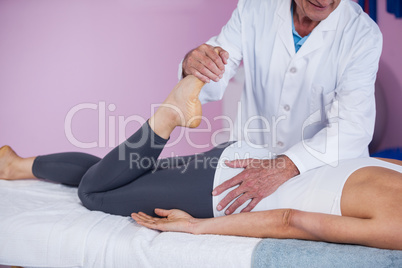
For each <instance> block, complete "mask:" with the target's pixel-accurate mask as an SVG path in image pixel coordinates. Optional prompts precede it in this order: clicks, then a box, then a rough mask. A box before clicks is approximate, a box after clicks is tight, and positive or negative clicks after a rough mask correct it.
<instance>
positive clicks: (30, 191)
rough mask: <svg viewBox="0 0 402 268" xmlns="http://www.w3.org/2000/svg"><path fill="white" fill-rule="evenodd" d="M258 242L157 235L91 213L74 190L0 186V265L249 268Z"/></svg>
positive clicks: (125, 220) (38, 184) (35, 184)
mask: <svg viewBox="0 0 402 268" xmlns="http://www.w3.org/2000/svg"><path fill="white" fill-rule="evenodd" d="M259 241H260V239H254V238H244V237H231V236H216V235H198V236H196V235H191V234H184V233H160V232H158V231H154V230H150V229H147V228H145V227H142V226H140V225H138V224H137V223H136V222H135V221H134V220H132V219H131V218H129V217H121V216H114V215H110V214H106V213H102V212H93V211H92V212H91V211H89V210H87V209H86V208H84V207H83V206H82V205H81V202H80V200H79V198H78V196H77V189H76V188H73V187H67V186H63V185H59V184H55V183H49V182H44V181H37V180H24V181H1V180H0V264H5V265H20V266H32V267H119V268H124V267H164V268H166V267H250V265H251V256H252V252H253V250H254V247H255V246H256V245H257V243H258V242H259Z"/></svg>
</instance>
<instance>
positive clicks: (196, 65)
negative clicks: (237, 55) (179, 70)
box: [183, 44, 229, 83]
mask: <svg viewBox="0 0 402 268" xmlns="http://www.w3.org/2000/svg"><path fill="white" fill-rule="evenodd" d="M228 59H229V53H228V52H227V51H226V50H224V49H223V48H221V47H213V46H210V45H207V44H202V45H201V46H199V47H197V48H196V49H193V50H191V51H190V52H189V53H187V55H186V57H185V58H184V60H183V77H186V76H187V75H190V74H192V75H194V76H195V77H197V78H198V79H200V80H201V81H203V82H205V83H209V82H210V81H211V80H213V81H215V82H218V81H219V80H220V79H221V78H222V77H223V73H224V72H225V65H226V64H227V62H228Z"/></svg>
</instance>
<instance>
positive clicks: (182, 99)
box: [149, 75, 204, 138]
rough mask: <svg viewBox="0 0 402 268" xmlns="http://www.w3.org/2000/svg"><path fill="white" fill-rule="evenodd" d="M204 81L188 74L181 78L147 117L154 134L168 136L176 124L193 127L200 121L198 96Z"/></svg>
mask: <svg viewBox="0 0 402 268" xmlns="http://www.w3.org/2000/svg"><path fill="white" fill-rule="evenodd" d="M203 86H204V82H202V81H201V80H199V79H198V78H196V77H195V76H192V75H189V76H187V77H186V78H184V79H183V80H181V81H180V82H179V83H178V84H177V85H176V86H175V87H174V88H173V90H172V91H171V92H170V94H169V96H168V97H167V98H166V100H165V101H164V102H163V104H162V105H161V106H160V107H159V108H158V110H157V111H156V112H155V114H154V115H153V116H152V117H151V118H150V119H149V124H150V126H151V128H152V129H153V130H154V132H155V133H156V134H158V135H159V136H161V137H163V138H168V137H169V135H170V133H171V132H172V131H173V129H174V128H175V127H177V126H182V127H190V128H195V127H198V126H199V125H200V123H201V115H202V108H201V102H200V100H199V99H198V96H199V94H200V92H201V89H202V87H203Z"/></svg>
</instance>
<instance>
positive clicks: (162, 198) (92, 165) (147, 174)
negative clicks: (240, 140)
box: [32, 123, 231, 218]
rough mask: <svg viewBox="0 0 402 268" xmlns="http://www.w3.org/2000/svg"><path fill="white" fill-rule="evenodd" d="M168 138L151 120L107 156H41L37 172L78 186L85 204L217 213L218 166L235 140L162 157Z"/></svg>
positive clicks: (127, 210) (113, 210)
mask: <svg viewBox="0 0 402 268" xmlns="http://www.w3.org/2000/svg"><path fill="white" fill-rule="evenodd" d="M166 142H167V140H165V139H163V138H161V137H159V136H158V135H156V134H155V133H154V132H153V131H152V129H151V128H150V127H149V125H148V123H146V124H144V125H143V126H142V127H141V128H140V129H139V130H138V131H137V132H136V133H134V134H133V135H132V136H131V137H130V138H129V139H127V141H125V142H124V143H122V144H120V145H119V146H118V147H116V148H114V149H113V150H112V151H111V152H110V153H108V154H107V155H106V156H105V157H104V158H103V159H100V158H98V157H96V156H93V155H89V154H84V153H59V154H51V155H44V156H38V157H37V158H36V159H35V161H34V164H33V167H32V172H33V174H34V175H35V177H37V178H40V179H46V180H50V181H54V182H59V183H62V184H66V185H70V186H75V187H78V196H79V198H80V199H81V202H82V204H83V205H84V206H85V207H86V208H88V209H90V210H98V211H103V212H106V213H110V214H115V215H122V216H129V215H130V214H131V213H132V212H139V211H142V212H145V213H147V214H150V215H153V216H155V213H154V209H155V208H163V209H173V208H178V209H182V210H184V211H186V212H188V213H190V214H191V215H192V216H194V217H197V218H209V217H213V209H212V194H211V193H212V188H213V180H214V174H215V169H216V166H217V164H218V160H219V157H220V155H221V153H222V151H223V150H224V149H225V148H226V147H227V146H229V145H230V144H231V142H228V143H224V144H221V145H219V146H218V147H215V148H213V149H212V150H210V151H208V152H205V153H202V154H198V155H193V156H185V157H173V158H165V159H160V160H157V159H158V157H159V155H160V153H161V151H162V149H163V147H164V146H165V144H166Z"/></svg>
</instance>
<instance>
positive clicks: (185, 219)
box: [131, 208, 199, 233]
mask: <svg viewBox="0 0 402 268" xmlns="http://www.w3.org/2000/svg"><path fill="white" fill-rule="evenodd" d="M155 213H156V214H157V215H159V216H161V217H163V218H156V217H151V216H149V215H147V214H145V213H143V212H139V213H132V214H131V217H132V218H133V219H134V220H135V221H136V222H137V223H138V224H141V225H142V226H145V227H148V228H150V229H155V230H159V231H164V232H185V233H193V232H194V223H196V222H197V221H199V220H198V219H195V218H193V217H192V216H191V215H190V214H188V213H186V212H184V211H182V210H178V209H171V210H165V209H158V208H157V209H155Z"/></svg>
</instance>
